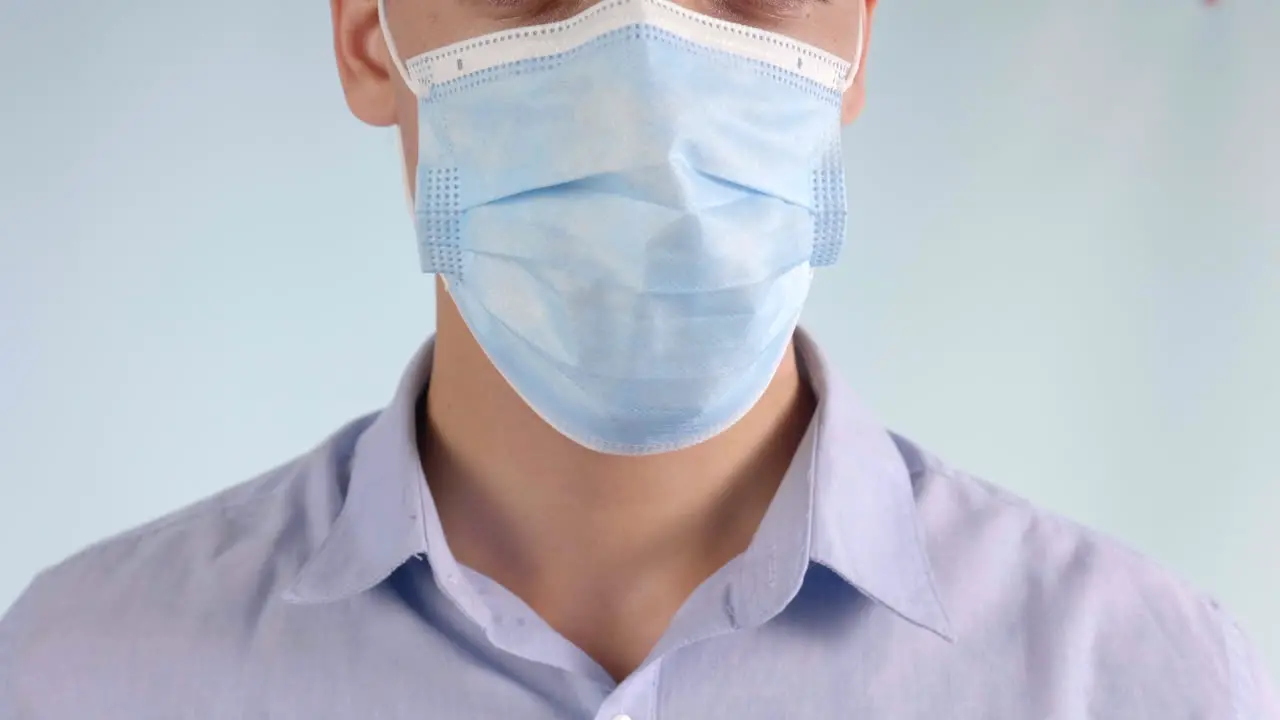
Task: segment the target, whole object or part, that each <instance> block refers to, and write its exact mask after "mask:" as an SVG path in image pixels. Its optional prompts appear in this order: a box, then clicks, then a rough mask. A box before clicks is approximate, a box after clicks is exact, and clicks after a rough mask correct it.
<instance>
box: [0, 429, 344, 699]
mask: <svg viewBox="0 0 1280 720" xmlns="http://www.w3.org/2000/svg"><path fill="white" fill-rule="evenodd" d="M368 420H369V418H362V419H360V420H357V421H355V422H353V423H351V424H349V425H347V426H346V427H344V428H342V429H341V430H340V431H339V432H337V433H336V434H335V435H333V436H332V437H330V438H329V439H327V440H326V441H325V442H324V443H323V444H321V445H320V446H319V447H317V448H316V449H315V450H313V451H311V452H309V453H307V454H305V455H302V456H300V457H298V458H296V459H294V460H292V461H290V462H288V463H285V464H283V465H281V466H279V467H277V468H275V469H273V470H270V471H268V472H266V473H264V474H262V475H260V476H259V477H257V478H254V479H252V480H250V481H248V482H244V483H241V484H239V485H236V486H234V487H232V488H230V489H228V490H225V491H223V492H221V493H218V494H217V495H214V496H212V497H209V498H207V499H204V500H202V501H200V502H197V503H195V504H193V505H191V506H189V507H186V508H183V509H181V510H178V511H176V512H174V513H171V514H169V515H167V516H165V517H162V518H159V519H157V520H154V521H152V522H150V523H147V524H146V525H143V526H141V527H138V528H135V529H133V530H129V531H127V532H124V533H122V534H120V535H117V536H115V537H112V538H109V539H107V540H103V541H101V542H99V543H96V544H94V545H92V546H91V547H88V548H86V549H84V550H82V551H80V552H79V553H77V554H75V555H74V556H72V557H70V558H68V559H66V560H64V561H63V562H61V563H58V564H57V565H55V566H53V567H50V568H48V569H46V570H44V571H43V572H42V573H40V575H38V576H37V577H36V578H35V580H34V581H33V582H32V583H31V584H30V586H29V587H28V588H27V590H26V591H25V592H24V593H23V594H22V596H21V597H20V598H19V599H18V601H17V602H16V603H15V604H14V606H13V607H12V608H11V609H10V610H9V612H8V613H7V615H6V616H5V617H4V618H2V619H0V716H3V717H10V715H7V714H6V712H8V711H10V708H9V707H7V706H6V705H5V703H6V702H8V703H16V702H19V700H18V699H17V698H15V697H14V696H12V695H10V693H18V694H20V695H21V694H23V693H34V694H36V695H39V697H41V698H42V699H44V698H48V697H51V696H65V697H67V698H70V697H72V696H74V695H80V694H86V693H87V694H90V695H96V694H98V692H97V691H98V690H100V689H102V688H106V687H108V686H110V685H112V684H114V683H122V682H130V681H131V680H130V678H132V677H137V676H138V675H139V674H144V673H146V672H151V671H155V672H157V677H159V676H161V675H163V673H162V672H159V671H160V670H161V668H160V667H159V666H160V665H164V664H170V665H174V666H176V665H180V664H182V663H189V662H192V661H193V660H194V656H198V655H200V654H201V653H203V652H204V651H205V650H206V649H207V648H209V647H215V646H216V645H217V643H218V642H219V639H220V638H226V637H230V636H234V635H236V634H238V633H243V632H244V631H245V628H246V627H250V626H251V625H252V623H253V622H254V621H255V618H257V617H260V616H261V615H262V614H263V613H265V612H268V611H269V608H270V607H271V606H272V605H273V604H275V603H278V602H279V597H280V595H281V594H282V593H283V592H284V589H285V587H286V586H287V583H288V582H290V580H291V579H292V577H293V575H294V573H295V572H296V570H297V568H298V567H300V566H301V564H302V563H303V562H304V561H305V559H306V556H307V554H308V551H309V549H310V548H311V547H312V545H314V544H315V543H317V542H319V540H320V539H321V538H323V537H324V535H325V533H326V532H327V529H328V526H329V525H330V524H331V523H332V521H333V517H334V516H335V515H336V514H337V510H338V507H339V506H340V504H341V495H342V493H343V492H344V491H345V484H344V483H345V478H346V466H347V464H348V462H349V459H350V455H351V452H352V448H353V446H354V441H355V439H356V438H357V437H358V436H359V434H360V432H361V431H362V430H363V428H364V427H365V426H367V424H368ZM143 666H146V667H143ZM177 677H178V676H177V675H175V678H177ZM60 678H62V679H60ZM64 682H65V683H70V682H74V684H75V688H74V690H75V692H74V693H70V695H66V693H64V692H63V691H67V692H70V691H71V690H72V688H69V687H64V686H62V683H64ZM189 682H190V681H189ZM106 692H108V693H109V692H110V691H109V690H107V691H106ZM13 712H15V713H16V711H13ZM17 715H18V716H19V717H21V716H23V715H22V714H20V713H19V714H17Z"/></svg>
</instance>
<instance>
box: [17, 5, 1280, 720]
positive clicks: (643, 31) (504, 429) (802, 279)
mask: <svg viewBox="0 0 1280 720" xmlns="http://www.w3.org/2000/svg"><path fill="white" fill-rule="evenodd" d="M332 10H333V20H334V38H335V47H336V52H337V58H338V68H339V73H340V76H341V80H342V85H343V88H344V90H345V92H346V97H347V101H348V104H349V105H350V107H351V109H352V111H353V112H354V113H355V115H356V116H357V117H359V118H360V119H361V120H363V121H365V122H367V123H369V124H371V125H375V126H391V125H396V126H398V128H399V131H400V134H401V137H402V140H403V146H404V148H405V158H404V159H405V163H406V167H407V169H408V174H409V177H410V178H411V181H410V184H411V186H412V193H413V197H414V207H415V218H416V223H417V232H418V239H419V243H420V246H421V251H422V258H423V263H424V267H425V268H426V269H427V270H429V271H431V272H435V273H437V277H438V281H437V296H438V316H437V334H436V336H435V338H434V339H433V340H432V341H429V342H428V343H427V344H426V345H425V347H424V348H423V349H422V351H421V352H420V353H419V355H418V356H417V357H416V358H415V359H414V360H413V361H412V362H411V364H410V366H409V369H408V371H407V373H406V374H405V377H404V379H403V381H402V383H401V385H400V388H399V390H398V391H397V393H396V395H395V398H394V399H393V400H392V402H391V404H390V405H389V407H388V408H387V409H385V410H384V411H383V412H381V413H379V414H377V415H376V416H372V417H368V418H362V419H359V420H357V421H355V422H353V423H352V424H350V425H348V426H347V427H345V428H343V429H341V430H339V431H338V432H337V434H335V435H334V436H333V437H331V438H329V439H328V440H327V441H325V442H324V443H323V444H322V445H320V446H319V447H318V448H317V449H316V450H314V451H313V452H311V453H309V454H307V455H306V456H304V457H301V458H298V459H297V460H294V461H292V462H290V463H289V464H287V465H284V466H282V467H280V468H277V469H275V470H273V471H270V472H268V473H267V474H266V475H264V476H262V477H260V478H258V479H256V480H253V481H251V482H249V483H247V484H244V485H240V486H238V487H235V488H233V489H231V490H229V491H227V492H224V493H222V494H220V495H218V496H216V497H214V498H211V499H209V500H206V501H204V502H202V503H199V504H198V505H195V506H193V507H191V508H188V509H186V510H183V511H181V512H178V513H176V514H174V515H172V516H170V517H168V518H165V519H163V520H160V521H157V522H155V523H152V524H150V525H148V526H145V527H143V528H140V529H137V530H134V531H132V532H130V533H127V534H124V535H122V536H120V537H117V538H114V539H112V540H109V541H106V542H104V543H101V544H99V545H97V546H95V547H93V548H90V549H89V550H86V551H84V552H83V553H81V554H79V555H78V556H76V557H74V558H72V559H70V560H68V561H66V562H64V563H62V564H60V565H58V566H56V567H54V568H51V569H49V570H47V571H45V572H44V573H42V574H41V576H40V577H38V578H37V579H36V580H35V582H34V583H33V584H32V586H31V588H30V589H29V590H28V591H27V592H26V593H25V594H24V595H23V597H22V598H21V599H20V600H19V601H18V602H17V603H16V604H15V606H14V607H13V608H12V609H11V611H10V612H9V614H8V615H7V617H6V618H5V619H4V621H3V624H2V625H0V718H4V720H9V719H10V718H14V719H19V718H20V719H22V720H44V719H51V718H76V719H77V720H78V719H80V718H103V719H106V720H124V719H126V718H127V719H128V720H138V719H143V718H179V717H183V718H186V717H190V718H308V719H315V718H388V719H398V718H496V717H511V718H521V719H530V720H539V719H545V720H551V719H552V718H597V719H600V720H609V719H610V718H612V719H614V720H627V719H634V720H648V719H651V718H667V719H685V718H689V719H694V718H735V719H742V720H748V719H755V718H760V719H769V720H772V719H775V718H815V719H816V718H845V717H848V718H895V719H896V720H906V719H910V718H918V719H921V720H924V719H926V718H927V719H929V720H935V719H937V718H973V719H979V718H980V719H982V720H1001V719H1007V720H1015V719H1016V720H1029V719H1033V718H1034V719H1041V718H1059V719H1065V718H1116V719H1117V720H1141V719H1147V718H1149V719H1151V720H1155V719H1157V718H1158V719H1159V720H1167V719H1169V718H1221V719H1223V720H1227V719H1228V718H1230V719H1234V720H1275V719H1277V718H1280V703H1278V702H1277V700H1276V697H1275V694H1274V692H1273V691H1272V690H1270V688H1269V685H1268V682H1267V678H1266V673H1265V671H1264V670H1263V668H1262V667H1261V666H1260V664H1259V662H1258V660H1257V659H1256V657H1255V656H1254V655H1253V654H1252V651H1251V650H1250V648H1249V647H1248V645H1247V643H1246V641H1245V640H1244V639H1243V638H1242V636H1241V633H1240V631H1239V629H1238V628H1237V627H1236V625H1235V624H1234V623H1233V622H1232V621H1231V620H1230V619H1229V618H1228V617H1226V616H1225V615H1224V613H1223V612H1222V611H1221V610H1220V609H1219V608H1218V606H1217V605H1215V604H1214V603H1213V602H1212V601H1211V600H1209V599H1208V598H1206V597H1204V596H1202V595H1200V594H1198V593H1197V592H1195V591H1194V590H1191V589H1189V588H1187V587H1186V586H1184V585H1183V584H1181V583H1179V582H1178V581H1176V580H1175V579H1173V578H1171V577H1170V576H1168V575H1167V574H1166V573H1165V572H1163V571H1162V570H1160V569H1158V568H1157V567H1155V566H1154V565H1153V564H1152V563H1150V562H1148V561H1146V560H1144V559H1143V558H1141V557H1138V556H1136V555H1135V554H1133V553H1130V552H1128V551H1126V550H1125V549H1123V548H1121V547H1118V546H1117V545H1116V544H1115V543H1113V542H1112V541H1110V540H1107V539H1105V538H1102V537H1099V536H1097V535H1095V534H1092V533H1090V532H1088V531H1086V530H1083V529H1081V528H1079V527H1077V526H1075V525H1072V524H1070V523H1068V522H1066V521H1064V520H1062V519H1059V518H1056V517H1053V516H1051V515H1049V514H1046V513H1044V512H1041V511H1039V510H1037V509H1035V508H1033V507H1030V506H1029V505H1027V504H1026V503H1024V502H1023V501H1021V500H1019V499H1017V498H1015V497H1012V496H1010V495H1009V494H1008V493H1006V492H1004V491H1002V490H1000V489H997V488H994V487H992V486H990V485H987V484H985V483H983V482H981V481H979V480H976V479H974V478H972V477H969V476H967V475H965V474H963V473H960V472H957V471H955V470H952V469H949V468H947V467H946V466H944V465H943V464H942V463H941V462H939V461H938V460H936V459H935V458H933V457H931V456H930V455H928V454H927V453H926V452H924V451H923V450H921V449H920V448H918V447H916V446H915V445H913V444H912V443H911V442H909V441H908V440H905V439H903V438H901V437H898V436H895V435H891V434H889V433H888V432H886V431H885V430H884V429H882V428H880V427H879V426H878V425H877V424H876V422H875V421H874V420H873V419H872V418H871V417H870V416H869V415H868V414H867V413H866V411H865V410H864V409H863V408H862V407H861V406H860V405H859V404H858V402H857V400H856V399H855V398H854V397H853V396H852V395H851V393H850V391H849V390H848V389H847V388H846V387H845V386H844V385H843V384H842V383H841V382H840V381H839V379H838V378H836V377H835V375H834V373H833V371H832V369H831V367H830V366H829V364H828V362H827V361H826V360H825V359H824V357H823V355H822V353H821V351H820V350H819V349H818V348H817V346H816V345H815V343H814V341H813V340H812V339H811V338H809V337H808V336H807V335H805V334H804V333H803V332H802V331H796V330H795V327H796V321H797V318H798V315H799V311H800V308H801V306H802V304H803V301H804V298H805V296H806V293H807V291H808V287H809V281H810V277H811V269H812V268H814V267H817V266H821V265H825V264H829V263H830V262H832V261H834V260H835V258H836V255H837V253H838V250H839V247H840V243H841V241H842V240H843V237H844V219H845V205H844V203H845V192H844V186H843V180H842V178H843V176H842V174H841V172H842V171H841V169H840V166H839V158H840V152H839V137H840V135H839V127H840V125H841V124H842V123H844V124H847V123H849V122H851V121H852V120H853V119H854V118H856V116H857V115H858V113H859V111H860V109H861V107H862V103H863V96H864V86H863V78H864V72H863V71H864V68H865V64H864V62H863V60H864V57H865V52H866V40H867V38H868V37H869V30H870V24H871V18H872V14H873V11H874V0H868V2H867V3H866V4H865V5H863V4H862V3H861V2H860V0H689V2H687V3H686V4H683V5H676V4H673V3H670V2H668V1H667V0H600V1H599V2H598V3H593V2H590V1H589V0H392V2H391V3H390V7H386V8H380V7H379V5H378V3H377V0H332Z"/></svg>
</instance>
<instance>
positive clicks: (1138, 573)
mask: <svg viewBox="0 0 1280 720" xmlns="http://www.w3.org/2000/svg"><path fill="white" fill-rule="evenodd" d="M798 346H799V349H800V351H801V357H802V359H803V361H804V363H805V366H806V367H807V370H808V372H809V375H810V378H811V382H812V383H813V386H814V389H815V391H816V393H817V395H818V397H819V407H818V411H817V414H816V415H815V418H814V420H813V422H812V423H811V426H810V428H809V432H808V434H807V435H806V436H805V439H804V441H803V443H802V445H801V447H800V449H799V451H798V452H797V454H796V457H795V460H794V462H793V464H792V467H791V469H790V470H789V471H788V473H787V476H786V477H785V478H784V480H783V482H782V484H781V486H780V489H779V491H778V494H777V496H776V498H775V499H774V501H773V504H772V505H771V507H770V508H769V510H768V513H767V514H766V516H765V518H764V521H763V523H762V524H761V527H760V529H759V531H758V533H757V534H756V536H755V539H754V541H753V542H752V544H751V545H750V548H749V549H748V550H747V551H746V552H745V553H744V554H742V555H741V556H739V557H738V558H736V559H735V560H733V561H732V562H730V563H729V564H728V565H726V566H725V567H724V568H722V569H721V570H720V571H719V572H717V573H716V574H715V575H714V576H712V577H711V578H710V579H708V580H707V581H706V582H705V583H704V584H703V585H702V586H701V587H699V588H698V590H697V591H696V592H695V593H694V594H693V595H692V596H691V597H690V598H689V599H688V601H687V603H686V604H685V605H684V606H683V608H682V609H681V610H680V611H679V613H678V614H677V615H676V617H675V619H674V620H673V622H672V623H671V625H670V627H669V629H668V631H667V632H666V634H665V635H664V636H663V637H662V639H661V640H660V641H659V643H658V645H657V647H655V648H654V650H653V652H652V654H651V655H650V656H649V658H648V660H646V661H645V663H644V664H643V665H642V666H641V667H640V668H639V669H638V670H636V671H635V672H634V673H633V674H632V675H631V676H630V677H628V678H626V679H625V680H624V681H623V682H621V683H615V682H614V681H613V680H611V679H610V678H609V676H608V675H607V674H606V673H605V672H604V671H603V670H602V669H601V668H600V667H599V666H598V665H597V664H596V663H595V662H593V661H592V660H591V659H590V658H589V657H587V655H586V654H585V653H583V652H582V651H581V650H579V649H578V648H576V647H574V646H573V645H572V644H571V643H569V642H568V641H567V640H565V639H564V638H563V637H561V636H560V635H558V634H557V633H556V632H555V631H553V630H552V629H551V628H550V627H549V626H547V625H546V624H545V623H544V622H543V621H542V620H540V619H539V618H538V617H537V616H536V615H535V614H534V613H533V612H532V611H531V610H529V608H528V607H527V606H526V605H525V604H524V603H522V602H521V601H520V600H519V599H517V598H516V597H515V596H513V595H512V594H510V593H509V592H507V591H506V590H504V589H503V588H502V587H501V586H499V585H497V584H496V583H494V582H493V581H491V580H489V579H487V578H485V577H483V576H481V575H479V574H478V573H475V572H472V571H470V570H468V569H467V568H465V567H462V566H461V565H460V564H459V563H458V562H457V561H456V560H455V559H454V557H453V555H452V554H451V553H450V551H449V547H448V545H447V544H446V542H445V537H444V534H443V530H442V528H441V523H440V519H439V517H438V516H437V514H436V510H435V505H434V503H433V502H432V499H431V494H430V491H429V489H428V486H427V483H426V481H425V479H424V477H423V474H422V470H421V465H420V463H419V460H418V455H417V451H416V446H415V442H414V436H415V432H414V429H415V418H416V410H415V408H416V405H417V399H418V398H419V397H420V396H421V393H422V390H423V388H424V387H425V384H426V381H427V378H428V376H429V373H430V362H431V350H430V345H429V344H428V346H427V347H425V348H424V349H423V351H422V352H421V353H420V354H419V355H418V357H417V358H416V359H415V360H414V362H413V364H412V366H411V367H410V368H409V371H408V373H407V374H406V376H405V378H404V380H403V381H402V383H401V385H400V388H399V391H398V392H397V394H396V396H395V399H394V400H393V401H392V403H391V405H390V406H389V407H388V408H387V409H386V410H384V411H383V412H381V413H379V414H377V415H375V416H371V417H366V418H363V419H360V420H357V421H355V422H353V423H352V424H350V425H348V426H347V427H345V428H343V429H341V430H340V431H339V432H338V433H337V434H335V435H334V436H333V437H331V438H329V439H328V440H327V441H325V442H324V443H323V444H321V445H320V446H319V447H318V448H316V449H315V450H314V451H312V452H310V453H308V454H307V455H305V456H303V457H301V458H298V459H296V460H294V461H292V462H290V463H288V464H287V465H284V466H282V467H279V468H277V469H275V470H272V471H270V472H268V473H267V474H265V475H263V476H262V477H259V478H257V479H255V480H252V481H250V482H248V483H246V484H243V485H240V486H237V487H234V488H232V489H230V490H228V491H226V492H223V493H222V494H220V495H217V496H216V497H213V498H210V499H208V500H206V501H204V502H201V503H199V504H197V505H195V506H193V507H190V508H188V509H185V510H183V511H181V512H178V513H176V514H174V515H171V516H169V517H167V518H164V519H162V520H159V521H156V522H154V523H151V524H150V525H147V526H145V527H142V528H139V529H137V530H134V531H132V532H129V533H126V534H124V535H121V536H119V537H116V538H114V539H111V540H108V541H106V542H103V543H100V544H98V545H96V546H94V547H92V548H90V549H88V550H86V551H84V552H82V553H80V554H79V555H76V556H75V557H73V558H71V559H69V560H67V561H65V562H63V563H62V564H60V565H57V566H56V567H53V568H51V569H49V570H46V571H45V572H43V573H42V574H41V575H40V576H39V577H38V578H37V579H36V580H35V581H34V582H33V584H32V585H31V587H30V588H29V589H28V591H27V592H26V593H25V594H24V595H23V596H22V598H21V599H20V600H19V601H18V602H17V604H15V606H14V607H13V608H12V609H11V610H10V611H9V614H8V615H7V616H6V617H5V618H4V620H3V622H2V623H0V719H3V720H53V719H58V720H87V719H89V718H94V719H97V720H148V719H151V718H155V719H157V720H160V719H164V720H170V719H173V718H209V719H219V720H223V719H230V718H237V719H240V718H277V719H294V718H296V719H298V720H321V719H327V718H351V719H353V720H354V719H356V718H359V719H360V720H375V719H384V718H385V719H386V720H423V719H428V718H429V719H434V718H442V719H450V720H452V719H455V718H519V719H520V720H552V719H553V718H554V719H556V720H568V719H570V718H572V719H575V720H576V719H582V720H586V719H590V718H594V719H596V720H613V719H615V718H631V719H632V720H659V719H660V720H709V719H713V718H716V719H718V718H726V719H732V720H781V719H782V718H801V719H813V720H827V719H828V718H893V719H894V720H940V719H942V718H946V719H948V720H962V719H963V720H969V719H971V720H1047V719H1053V720H1068V719H1077V718H1081V719H1083V718H1105V719H1114V720H1174V719H1175V718H1205V719H1214V720H1217V719H1220V720H1276V719H1280V703H1278V702H1277V699H1276V696H1275V694H1274V693H1273V692H1272V691H1271V690H1270V689H1269V685H1268V682H1267V677H1266V673H1265V672H1264V670H1263V669H1262V667H1261V666H1260V664H1259V662H1258V660H1257V659H1256V657H1255V656H1254V655H1253V654H1252V652H1251V650H1250V648H1249V647H1248V645H1247V643H1246V642H1245V640H1244V639H1243V638H1242V637H1241V634H1240V631H1239V630H1238V629H1237V627H1236V626H1235V624H1233V623H1232V622H1231V620H1229V619H1228V618H1227V617H1226V616H1225V615H1224V614H1223V612H1222V611H1221V610H1220V609H1219V607H1218V606H1217V605H1216V604H1215V603H1214V602H1213V601H1211V600H1210V599H1208V598H1206V597H1205V596H1203V595H1201V594H1199V593H1197V592H1196V591H1194V590H1192V589H1190V588H1188V587H1187V586H1186V585H1184V584H1182V583H1180V582H1179V581H1177V580H1176V579H1174V578H1173V577H1171V576H1170V575H1169V574H1168V573H1166V572H1165V571H1164V570H1162V569H1160V568H1159V567H1157V566H1156V565H1154V564H1153V563H1152V562H1150V561H1148V560H1146V559H1144V558H1142V557H1141V556H1139V555H1137V554H1135V553H1133V552H1130V551H1129V550H1126V549H1125V548H1123V547H1121V546H1120V545H1118V544H1117V543H1115V542H1114V541H1112V540H1109V539H1107V538H1105V537H1102V536H1100V535H1098V534H1096V533H1092V532H1090V531H1088V530H1085V529H1083V528H1081V527H1079V526H1077V525H1074V524H1072V523H1070V522H1068V521H1066V520H1063V519H1061V518H1059V517H1055V516H1053V515H1051V514H1048V513H1046V512H1043V511H1041V510H1038V509H1036V508H1034V507H1032V506H1031V505H1029V504H1028V503H1026V502H1025V501H1023V500H1020V499H1018V498H1017V497H1014V496H1012V495H1011V494H1009V493H1008V492H1005V491H1004V490H1001V489H999V488H996V487H993V486H991V485H989V484H987V483H985V482H983V481H981V480H978V479H976V478H973V477H971V476H969V475H966V474H964V473H961V472H959V471H956V470H953V469H951V468H949V467H947V466H945V465H944V464H942V463H941V462H939V461H938V460H937V459H935V458H933V457H931V456H930V455H928V454H926V453H925V452H924V451H922V450H921V449H920V448H918V447H916V446H915V445H913V444H912V443H910V442H909V441H907V440H904V439H902V438H900V437H897V436H895V435H891V434H890V433H888V432H886V431H885V430H884V429H882V428H881V427H880V426H879V425H878V424H877V423H876V422H875V421H874V420H873V419H872V418H871V416H869V415H868V414H867V412H866V411H865V410H864V409H863V408H862V407H861V406H860V405H859V404H858V402H857V401H856V400H855V399H854V397H853V396H852V395H851V394H850V392H849V391H848V390H847V389H846V388H845V387H844V385H842V384H841V383H840V382H839V381H838V380H837V379H836V378H835V377H834V376H833V373H832V371H831V369H830V367H829V366H828V364H827V362H826V361H825V360H823V358H822V355H821V353H819V352H818V350H817V349H816V348H815V347H814V346H813V344H812V343H811V342H810V341H809V340H808V339H807V338H806V337H805V336H804V335H803V333H801V334H799V335H798ZM176 470H177V471H176V472H175V475H174V481H175V482H181V472H180V469H176Z"/></svg>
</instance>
